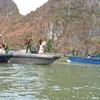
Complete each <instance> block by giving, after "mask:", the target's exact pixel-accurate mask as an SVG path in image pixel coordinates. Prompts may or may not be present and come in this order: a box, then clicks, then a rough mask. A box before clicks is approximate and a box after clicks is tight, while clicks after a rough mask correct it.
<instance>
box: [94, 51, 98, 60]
mask: <svg viewBox="0 0 100 100" xmlns="http://www.w3.org/2000/svg"><path fill="white" fill-rule="evenodd" d="M94 55H95V58H97V57H98V55H99V53H98V51H97V50H96V51H95V52H94Z"/></svg>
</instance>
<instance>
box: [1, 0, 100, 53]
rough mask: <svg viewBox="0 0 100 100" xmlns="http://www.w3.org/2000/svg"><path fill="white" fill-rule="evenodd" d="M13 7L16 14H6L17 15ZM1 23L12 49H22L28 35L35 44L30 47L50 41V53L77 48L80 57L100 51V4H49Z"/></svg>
mask: <svg viewBox="0 0 100 100" xmlns="http://www.w3.org/2000/svg"><path fill="white" fill-rule="evenodd" d="M1 1H2V2H4V1H5V2H6V1H10V2H12V0H1ZM0 4H1V3H0ZM12 5H15V4H14V3H12ZM8 6H9V3H8ZM8 6H7V7H8ZM0 7H1V8H2V6H0ZM3 7H4V6H3ZM14 7H15V9H16V10H13V9H12V8H11V10H5V12H6V11H9V12H8V14H10V13H11V12H12V13H13V12H18V9H17V7H16V5H15V6H14ZM8 8H9V7H8ZM9 9H10V8H9ZM0 13H2V12H1V10H0ZM8 14H7V15H8ZM2 15H5V14H2ZM9 19H11V20H13V21H10V20H9ZM1 22H2V24H1V25H0V27H2V28H0V31H1V33H2V34H5V38H6V41H9V42H8V43H9V45H10V46H11V47H12V46H13V47H16V46H17V45H21V44H22V42H23V38H25V37H26V36H27V35H31V36H32V38H33V40H34V42H35V43H34V45H33V46H35V45H36V44H37V42H38V38H40V37H45V36H46V37H49V38H51V39H52V41H53V46H52V50H53V51H55V52H66V51H67V52H71V51H72V50H73V49H75V48H79V49H80V50H81V54H85V53H92V52H94V50H99V48H100V29H99V27H100V0H48V2H47V3H45V4H44V5H43V6H41V7H40V8H38V9H37V10H36V11H34V12H31V13H30V14H28V15H26V16H20V15H19V14H18V13H17V14H14V16H13V17H8V18H7V19H6V21H4V22H5V24H4V22H3V21H2V20H1ZM4 27H5V28H4ZM11 39H12V41H11ZM87 51H88V52H87Z"/></svg>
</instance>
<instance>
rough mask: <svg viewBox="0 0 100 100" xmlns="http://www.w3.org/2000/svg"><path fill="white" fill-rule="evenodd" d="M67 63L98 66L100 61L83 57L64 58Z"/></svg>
mask: <svg viewBox="0 0 100 100" xmlns="http://www.w3.org/2000/svg"><path fill="white" fill-rule="evenodd" d="M66 59H67V62H78V63H88V64H100V59H96V58H85V57H74V56H66Z"/></svg>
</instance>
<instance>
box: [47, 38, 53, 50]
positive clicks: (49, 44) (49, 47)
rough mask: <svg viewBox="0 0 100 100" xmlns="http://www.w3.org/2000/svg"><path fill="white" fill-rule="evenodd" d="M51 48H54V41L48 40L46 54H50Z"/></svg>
mask: <svg viewBox="0 0 100 100" xmlns="http://www.w3.org/2000/svg"><path fill="white" fill-rule="evenodd" d="M51 46H52V40H51V39H48V40H47V44H46V52H50V51H51Z"/></svg>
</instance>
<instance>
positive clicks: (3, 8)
mask: <svg viewBox="0 0 100 100" xmlns="http://www.w3.org/2000/svg"><path fill="white" fill-rule="evenodd" d="M18 12H19V11H18V8H17V6H16V4H15V3H14V2H13V1H12V0H0V16H8V15H10V14H14V13H18Z"/></svg>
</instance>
